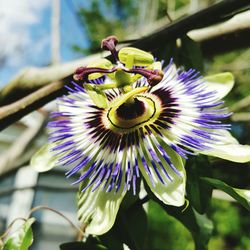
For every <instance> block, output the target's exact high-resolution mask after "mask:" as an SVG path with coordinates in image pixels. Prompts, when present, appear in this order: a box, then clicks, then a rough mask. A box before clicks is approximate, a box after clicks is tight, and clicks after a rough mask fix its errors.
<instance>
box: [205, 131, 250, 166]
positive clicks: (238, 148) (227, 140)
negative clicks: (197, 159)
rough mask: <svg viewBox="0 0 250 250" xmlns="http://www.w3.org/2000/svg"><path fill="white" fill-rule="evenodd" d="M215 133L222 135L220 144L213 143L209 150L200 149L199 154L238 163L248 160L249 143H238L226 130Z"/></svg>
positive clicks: (249, 155)
mask: <svg viewBox="0 0 250 250" xmlns="http://www.w3.org/2000/svg"><path fill="white" fill-rule="evenodd" d="M217 133H219V134H220V135H222V136H223V138H224V139H223V141H221V143H220V144H217V145H216V144H214V145H213V148H211V149H209V150H204V151H201V152H200V153H201V154H205V155H210V156H215V157H219V158H221V159H225V160H228V161H233V162H239V163H244V162H248V161H250V146H249V145H241V144H239V142H238V141H237V140H236V139H235V138H234V137H233V136H232V135H231V134H230V133H229V132H228V131H226V130H219V131H217Z"/></svg>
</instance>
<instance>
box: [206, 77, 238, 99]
mask: <svg viewBox="0 0 250 250" xmlns="http://www.w3.org/2000/svg"><path fill="white" fill-rule="evenodd" d="M204 80H206V82H205V84H206V88H207V91H216V93H215V94H214V95H215V96H216V99H218V100H220V99H222V98H224V97H225V96H226V95H227V94H228V93H229V92H230V91H231V89H232V88H233V86H234V76H233V74H232V73H230V72H224V73H219V74H215V75H211V76H206V77H204Z"/></svg>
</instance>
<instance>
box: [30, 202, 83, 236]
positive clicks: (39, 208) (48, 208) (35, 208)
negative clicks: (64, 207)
mask: <svg viewBox="0 0 250 250" xmlns="http://www.w3.org/2000/svg"><path fill="white" fill-rule="evenodd" d="M43 209H45V210H49V211H51V212H53V213H55V214H58V215H60V216H61V217H62V218H64V219H65V220H66V221H67V222H68V223H69V224H70V225H71V226H72V227H73V228H75V229H76V230H77V232H78V233H80V234H81V235H82V237H84V231H82V229H81V228H79V227H78V226H76V225H75V224H74V223H73V222H72V221H71V220H70V219H69V218H68V217H67V216H65V215H64V214H62V213H61V212H59V211H57V210H55V209H53V208H50V207H47V206H37V207H34V208H32V209H31V210H30V214H29V216H28V218H29V217H31V215H32V214H33V213H34V212H36V211H38V210H43Z"/></svg>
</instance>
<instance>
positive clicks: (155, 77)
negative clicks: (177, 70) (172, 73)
mask: <svg viewBox="0 0 250 250" xmlns="http://www.w3.org/2000/svg"><path fill="white" fill-rule="evenodd" d="M153 71H154V73H155V74H152V75H151V76H150V77H149V78H148V79H147V80H148V83H149V84H150V85H151V86H152V87H153V86H155V85H157V84H158V83H159V82H161V80H162V79H163V76H164V73H163V71H162V70H157V69H156V70H153Z"/></svg>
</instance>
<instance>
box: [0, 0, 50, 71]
mask: <svg viewBox="0 0 250 250" xmlns="http://www.w3.org/2000/svg"><path fill="white" fill-rule="evenodd" d="M50 2H51V0H35V1H34V0H7V1H6V0H0V59H1V55H5V56H6V58H7V64H9V65H12V66H13V65H15V66H21V64H23V63H25V62H24V61H25V59H24V58H23V57H22V56H23V51H25V50H27V49H30V47H31V46H33V47H34V48H32V50H34V52H35V51H36V49H37V50H38V51H41V46H45V45H46V44H48V39H47V38H46V39H41V40H39V41H38V42H36V43H34V42H33V41H32V37H31V30H30V27H31V25H35V24H39V23H40V21H41V18H42V13H43V10H44V9H45V8H47V7H48V6H49V4H50Z"/></svg>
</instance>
